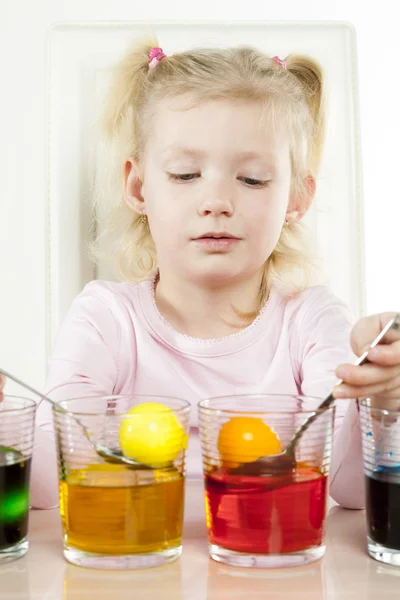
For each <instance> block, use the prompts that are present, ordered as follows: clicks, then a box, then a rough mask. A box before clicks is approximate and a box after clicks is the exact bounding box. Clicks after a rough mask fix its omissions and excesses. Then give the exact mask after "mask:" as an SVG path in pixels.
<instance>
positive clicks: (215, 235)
mask: <svg viewBox="0 0 400 600" xmlns="http://www.w3.org/2000/svg"><path fill="white" fill-rule="evenodd" d="M194 239H195V240H238V239H240V238H238V237H236V236H235V235H232V234H231V233H228V232H226V231H221V232H212V231H211V232H208V233H204V234H203V235H200V236H199V237H196V238H194Z"/></svg>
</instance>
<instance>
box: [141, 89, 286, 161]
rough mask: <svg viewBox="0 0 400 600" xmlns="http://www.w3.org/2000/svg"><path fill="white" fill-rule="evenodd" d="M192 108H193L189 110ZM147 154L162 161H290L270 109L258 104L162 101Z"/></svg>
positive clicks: (282, 133)
mask: <svg viewBox="0 0 400 600" xmlns="http://www.w3.org/2000/svg"><path fill="white" fill-rule="evenodd" d="M188 106H189V107H188ZM147 143H148V146H149V150H150V151H151V150H153V151H156V152H157V154H158V155H160V156H162V157H163V158H164V157H166V158H167V157H169V156H174V157H175V156H184V157H185V158H192V159H193V158H196V157H198V156H201V155H202V154H209V153H221V152H223V153H224V154H234V155H235V156H237V157H238V158H240V159H241V160H255V159H257V158H267V157H268V158H269V159H275V160H277V161H279V160H280V159H281V158H282V159H283V158H285V159H286V158H287V155H288V152H289V138H288V136H287V135H286V132H285V131H284V128H283V127H282V125H281V124H279V121H278V120H277V119H275V118H273V114H272V112H271V110H270V109H269V108H268V107H266V106H265V104H264V103H262V102H259V101H246V100H225V99H218V100H205V101H201V102H198V103H196V104H195V105H193V104H191V105H188V98H187V97H186V98H181V97H179V98H169V99H164V100H162V101H161V102H160V103H159V104H158V105H157V109H156V111H155V114H154V117H153V119H152V127H151V131H150V136H149V138H148V142H147Z"/></svg>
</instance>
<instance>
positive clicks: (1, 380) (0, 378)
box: [0, 373, 6, 402]
mask: <svg viewBox="0 0 400 600" xmlns="http://www.w3.org/2000/svg"><path fill="white" fill-rule="evenodd" d="M5 384H6V378H5V377H4V375H3V373H0V402H1V401H2V400H3V389H4V386H5Z"/></svg>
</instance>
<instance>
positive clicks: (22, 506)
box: [0, 396, 36, 564]
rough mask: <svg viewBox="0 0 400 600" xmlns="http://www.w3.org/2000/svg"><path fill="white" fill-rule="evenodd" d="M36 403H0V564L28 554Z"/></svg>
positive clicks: (13, 400)
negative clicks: (30, 485) (30, 486)
mask: <svg viewBox="0 0 400 600" xmlns="http://www.w3.org/2000/svg"><path fill="white" fill-rule="evenodd" d="M35 413H36V403H35V402H34V401H33V400H29V399H28V398H20V397H16V396H5V397H4V399H3V400H2V401H1V402H0V564H1V563H3V562H4V561H8V560H13V559H15V558H19V557H21V556H23V555H24V554H25V553H26V552H27V550H28V538H27V534H28V515H29V484H30V472H31V458H32V450H33V439H34V424H35Z"/></svg>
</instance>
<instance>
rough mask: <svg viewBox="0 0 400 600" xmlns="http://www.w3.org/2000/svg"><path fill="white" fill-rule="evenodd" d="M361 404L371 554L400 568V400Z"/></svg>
mask: <svg viewBox="0 0 400 600" xmlns="http://www.w3.org/2000/svg"><path fill="white" fill-rule="evenodd" d="M359 405H360V417H361V430H362V447H363V458H364V474H365V489H366V508H367V511H366V514H367V527H368V537H367V544H368V552H369V554H370V555H371V556H372V557H373V558H375V559H376V560H379V561H381V562H384V563H388V564H392V565H397V566H400V399H399V400H398V401H394V400H390V401H387V402H384V401H380V402H378V401H373V400H371V399H369V398H366V399H363V400H361V401H360V403H359ZM389 407H390V408H389Z"/></svg>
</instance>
